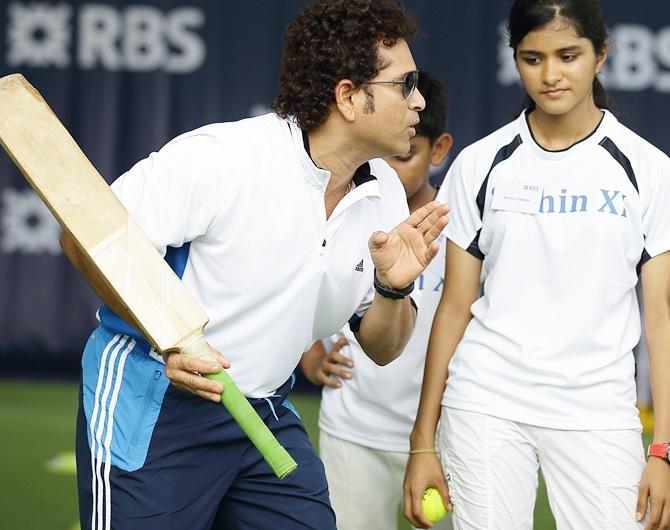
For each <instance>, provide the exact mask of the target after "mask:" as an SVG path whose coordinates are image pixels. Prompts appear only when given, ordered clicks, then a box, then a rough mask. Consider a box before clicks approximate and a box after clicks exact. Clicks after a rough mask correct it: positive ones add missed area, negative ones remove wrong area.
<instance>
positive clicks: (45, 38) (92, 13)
mask: <svg viewBox="0 0 670 530" xmlns="http://www.w3.org/2000/svg"><path fill="white" fill-rule="evenodd" d="M204 21H205V16H204V14H203V12H202V11H201V10H200V9H197V8H194V7H181V8H175V9H172V10H170V11H167V12H165V11H162V10H160V9H158V8H156V7H153V6H147V5H129V6H126V7H119V8H117V7H113V6H111V5H105V4H84V5H81V6H80V7H79V8H78V11H77V12H76V13H73V8H72V6H70V5H68V4H45V3H34V4H23V3H19V2H13V3H10V4H9V6H8V9H7V24H8V28H7V54H6V61H7V64H8V65H10V66H28V67H33V68H40V67H60V68H66V67H68V66H70V64H71V63H73V62H75V63H76V65H77V66H78V67H80V68H83V69H93V68H104V69H106V70H127V71H133V72H146V71H151V70H164V71H165V72H169V73H188V72H192V71H194V70H197V69H198V68H199V67H200V66H201V65H202V63H203V62H204V60H205V55H206V47H205V43H204V41H203V39H202V37H201V36H200V35H199V34H198V33H197V32H196V30H197V29H198V28H200V27H201V26H202V25H203V23H204ZM72 42H75V43H76V46H75V48H76V49H73V47H72Z"/></svg>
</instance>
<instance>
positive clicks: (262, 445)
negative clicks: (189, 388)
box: [206, 370, 298, 479]
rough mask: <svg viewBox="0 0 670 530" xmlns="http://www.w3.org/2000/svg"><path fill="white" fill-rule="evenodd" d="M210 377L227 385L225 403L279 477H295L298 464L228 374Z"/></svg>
mask: <svg viewBox="0 0 670 530" xmlns="http://www.w3.org/2000/svg"><path fill="white" fill-rule="evenodd" d="M206 377H207V378H208V379H213V380H214V381H220V382H221V383H223V387H224V389H223V394H221V403H223V405H224V406H225V407H226V409H228V412H230V415H231V416H232V417H233V418H234V419H235V421H236V422H237V423H238V425H239V426H240V427H241V428H242V430H243V431H244V432H245V434H246V435H247V436H248V437H249V440H251V443H253V444H254V445H255V446H256V448H257V449H258V450H259V451H260V453H261V455H263V458H265V461H266V462H267V463H268V464H269V465H270V467H271V468H272V471H274V472H275V475H277V477H278V478H280V479H283V478H286V477H287V476H289V475H290V474H291V473H293V472H294V471H295V469H296V468H297V467H298V464H296V462H295V460H293V458H292V457H291V455H290V454H288V451H287V450H286V449H284V448H283V447H282V446H281V445H280V444H279V442H278V441H277V438H275V437H274V434H272V433H271V432H270V429H268V428H267V426H266V425H265V423H263V420H261V419H260V417H259V416H258V414H256V411H255V410H254V408H253V407H252V406H251V404H250V403H249V401H248V400H247V398H246V397H244V395H243V394H242V392H240V389H239V388H237V385H236V384H235V383H234V382H233V380H232V379H231V377H230V376H229V375H228V373H227V372H226V371H225V370H221V371H220V372H219V373H218V374H208V375H207V376H206Z"/></svg>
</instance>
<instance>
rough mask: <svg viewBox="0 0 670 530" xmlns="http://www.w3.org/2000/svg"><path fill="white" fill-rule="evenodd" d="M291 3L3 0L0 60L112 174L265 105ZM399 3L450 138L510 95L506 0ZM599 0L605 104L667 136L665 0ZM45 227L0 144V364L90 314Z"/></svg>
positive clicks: (468, 130)
mask: <svg viewBox="0 0 670 530" xmlns="http://www.w3.org/2000/svg"><path fill="white" fill-rule="evenodd" d="M304 3H305V2H303V1H298V0H280V1H278V0H253V1H247V0H227V1H225V2H220V1H215V0H209V1H205V0H189V1H188V2H184V3H183V4H180V2H179V0H169V1H168V0H164V1H149V0H139V1H138V2H133V3H130V2H124V1H114V2H113V1H108V2H105V1H104V0H99V1H96V2H79V1H76V2H75V1H66V0H61V1H57V2H51V1H36V2H32V1H12V2H7V1H0V75H6V74H9V73H12V72H21V73H23V74H24V75H25V76H26V77H27V78H28V79H29V80H30V81H31V83H32V84H34V85H35V86H36V87H37V89H38V90H39V91H40V92H41V93H42V94H43V96H44V97H45V99H46V100H47V101H48V102H49V103H50V105H51V106H52V108H53V109H54V111H55V112H56V114H57V115H58V116H59V117H60V119H61V120H62V121H63V122H64V123H65V125H66V127H68V129H69V130H70V132H71V133H72V135H73V136H74V137H75V139H76V140H77V141H78V142H79V144H80V145H81V147H82V149H83V150H84V152H85V153H86V154H87V155H88V157H89V158H90V159H91V161H92V162H93V164H94V165H95V166H96V167H97V168H98V170H99V171H100V172H101V173H102V174H103V176H104V177H105V178H106V179H107V180H108V181H110V182H111V181H113V180H114V179H115V178H116V176H118V175H119V174H120V173H122V172H123V171H125V170H127V169H128V168H129V167H130V166H131V165H132V164H133V163H134V162H136V161H137V160H139V159H141V158H144V157H145V156H147V155H148V154H149V153H150V152H151V151H153V150H157V149H158V148H160V147H161V146H162V145H163V144H164V143H165V142H166V141H167V140H168V139H170V138H171V137H173V136H175V135H177V134H179V133H181V132H184V131H187V130H189V129H192V128H195V127H197V126H200V125H203V124H206V123H211V122H215V121H229V120H236V119H240V118H243V117H245V116H249V115H255V114H260V113H264V112H267V111H268V110H269V105H270V103H271V101H272V99H273V97H274V95H275V92H276V89H277V76H278V71H279V63H280V59H281V48H282V33H283V31H284V28H285V27H286V25H287V24H288V22H289V21H290V20H291V19H292V18H293V17H294V16H295V14H296V13H297V12H298V10H299V9H300V7H301V6H302V5H303V4H304ZM404 3H405V5H406V6H407V7H408V8H409V9H410V10H411V11H413V12H414V14H415V16H416V20H417V24H418V27H419V34H418V36H417V37H416V39H414V41H413V42H412V48H413V51H414V55H415V60H416V62H417V64H418V65H419V67H420V68H422V69H425V70H428V71H431V72H432V73H434V74H435V75H436V76H437V77H439V78H440V79H441V80H442V81H443V83H444V85H445V87H446V88H447V91H448V93H449V105H450V109H449V130H450V132H451V133H452V134H453V135H454V137H455V145H456V148H455V150H454V152H455V153H456V152H458V151H459V150H460V149H461V148H463V147H464V146H465V145H467V144H468V143H471V142H472V141H474V140H476V139H478V138H480V137H482V136H483V135H485V134H487V133H489V132H491V131H493V130H494V129H496V128H498V127H499V126H501V125H502V124H503V123H505V122H507V121H509V120H511V119H512V118H513V117H514V116H515V115H516V114H517V113H518V111H519V110H520V108H521V104H522V101H523V94H522V91H521V88H520V85H519V80H518V75H517V73H516V69H515V66H514V62H513V60H512V55H511V51H510V50H509V48H508V47H507V44H506V36H505V29H504V21H505V17H506V15H507V10H508V9H509V5H510V4H511V2H510V1H507V0H505V1H501V0H498V1H495V2H493V1H491V0H471V1H468V2H463V1H459V2H457V1H450V0H446V1H440V2H437V1H430V0H424V1H422V0H413V1H410V0H407V1H405V2H404ZM602 3H603V7H604V10H605V14H606V19H607V22H608V26H609V30H610V37H611V38H610V58H609V60H608V63H607V65H606V69H605V71H604V73H603V81H604V83H605V85H606V86H607V87H608V89H609V90H610V92H611V95H612V96H613V99H614V101H615V104H616V111H615V113H616V114H617V115H618V117H619V118H620V119H621V120H622V121H623V122H624V123H626V124H627V125H629V126H630V127H632V128H633V129H634V130H636V131H637V132H639V133H640V134H642V135H643V136H644V137H645V138H647V139H648V140H650V141H651V142H652V143H654V144H655V145H656V146H658V147H659V148H661V149H663V150H665V151H666V152H669V151H670V134H669V133H668V127H667V125H666V124H667V120H668V114H669V112H668V111H670V2H667V1H666V0H641V1H639V2H636V3H634V4H631V3H629V2H622V1H620V0H603V1H602ZM443 173H444V171H442V174H443ZM442 174H440V176H442ZM58 234H59V227H58V225H57V223H56V222H55V221H54V220H53V219H52V218H51V216H50V214H49V212H48V211H47V210H46V208H45V207H43V206H42V205H41V203H40V201H39V199H38V198H37V197H36V195H35V194H34V193H33V192H32V191H31V190H30V188H28V186H27V184H26V183H25V182H24V180H23V178H22V177H21V175H20V174H19V172H18V171H17V170H16V168H15V167H14V165H13V164H12V163H11V161H10V160H9V158H8V157H7V156H6V155H5V154H4V153H0V301H1V302H2V303H0V336H1V337H2V340H1V341H0V361H2V362H1V364H0V366H2V368H0V370H2V369H7V368H11V367H19V366H27V365H28V364H36V365H37V366H41V367H49V368H53V367H58V366H60V367H72V366H74V365H76V364H77V363H78V359H79V355H80V352H81V348H82V347H83V343H84V342H85V340H86V337H87V336H88V334H89V332H90V330H91V329H92V328H93V326H94V325H95V310H96V308H97V306H98V305H99V302H98V300H97V299H96V297H95V295H94V294H93V293H92V291H91V290H90V289H89V288H88V287H87V286H86V284H85V282H84V281H83V280H82V279H81V278H80V277H79V276H78V274H77V273H76V272H75V271H74V269H72V267H71V266H70V265H69V264H68V263H67V262H66V260H65V258H64V257H63V255H62V253H61V251H60V248H59V246H58Z"/></svg>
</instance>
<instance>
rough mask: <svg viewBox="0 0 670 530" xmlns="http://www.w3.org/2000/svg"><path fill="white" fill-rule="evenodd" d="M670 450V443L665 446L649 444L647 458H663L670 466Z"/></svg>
mask: <svg viewBox="0 0 670 530" xmlns="http://www.w3.org/2000/svg"><path fill="white" fill-rule="evenodd" d="M669 449H670V443H664V444H649V447H648V448H647V456H655V457H658V458H662V459H663V460H665V461H666V462H667V463H668V464H670V455H669V454H668V452H669Z"/></svg>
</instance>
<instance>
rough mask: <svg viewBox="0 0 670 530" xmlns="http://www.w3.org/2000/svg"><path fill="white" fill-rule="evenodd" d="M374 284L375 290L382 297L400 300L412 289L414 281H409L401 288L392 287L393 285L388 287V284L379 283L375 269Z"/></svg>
mask: <svg viewBox="0 0 670 530" xmlns="http://www.w3.org/2000/svg"><path fill="white" fill-rule="evenodd" d="M374 286H375V291H377V292H378V293H379V294H380V295H382V296H383V297H384V298H390V299H392V300H402V299H403V298H405V297H406V296H407V295H408V294H410V293H411V292H412V291H413V290H414V282H412V283H410V284H409V285H408V286H407V287H404V288H403V289H394V288H393V287H389V286H388V285H384V284H383V283H380V282H379V279H378V278H377V269H375V279H374Z"/></svg>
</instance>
